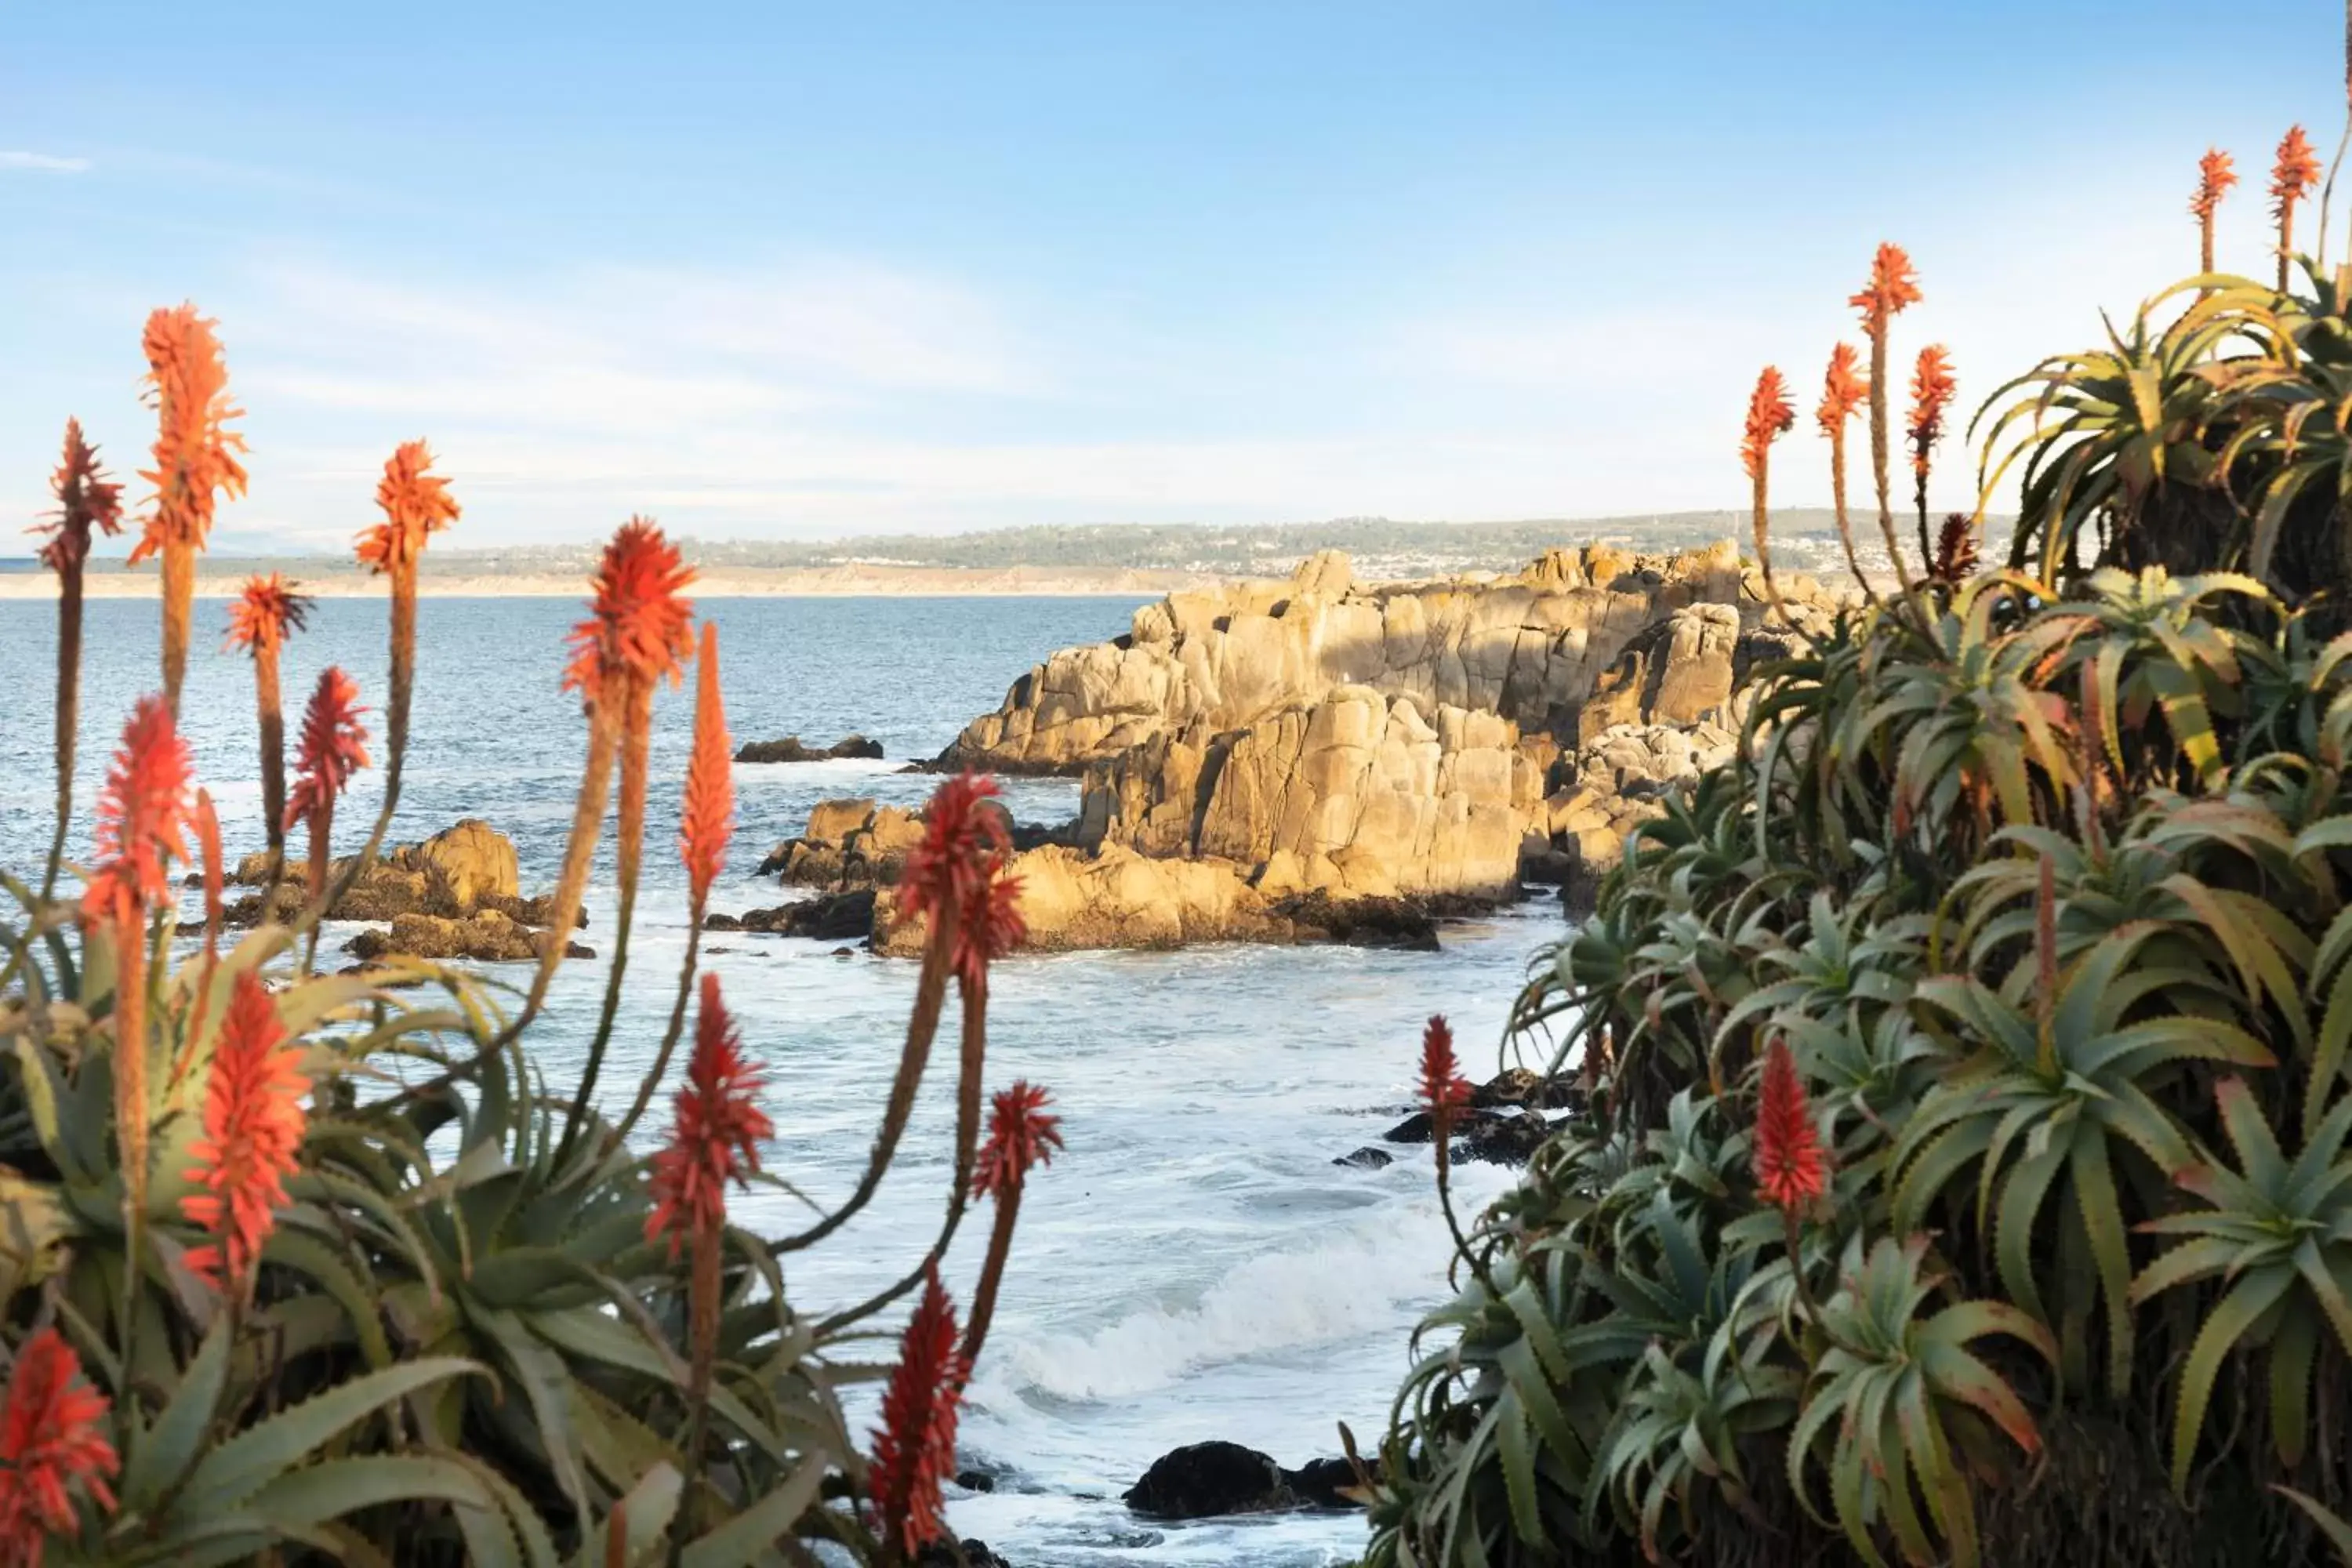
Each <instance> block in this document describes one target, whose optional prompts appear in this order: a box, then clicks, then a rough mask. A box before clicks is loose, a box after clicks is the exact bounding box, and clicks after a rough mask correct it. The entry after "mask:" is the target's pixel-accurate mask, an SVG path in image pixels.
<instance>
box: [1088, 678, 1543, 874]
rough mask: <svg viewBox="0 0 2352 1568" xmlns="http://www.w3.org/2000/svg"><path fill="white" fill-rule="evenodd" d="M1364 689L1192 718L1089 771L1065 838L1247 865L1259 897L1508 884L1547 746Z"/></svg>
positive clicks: (1480, 716) (1478, 718)
mask: <svg viewBox="0 0 2352 1568" xmlns="http://www.w3.org/2000/svg"><path fill="white" fill-rule="evenodd" d="M1433 719H1434V722H1432V721H1430V720H1426V719H1424V718H1423V715H1422V713H1421V710H1420V709H1419V708H1418V707H1416V706H1415V704H1414V703H1413V701H1412V699H1410V698H1404V697H1396V698H1385V697H1383V696H1381V693H1379V692H1378V691H1376V690H1374V689H1371V688H1370V687H1364V686H1343V687H1339V688H1337V689H1334V690H1333V691H1331V692H1330V693H1329V694H1328V696H1326V697H1325V698H1324V699H1323V700H1321V701H1319V702H1318V703H1316V704H1315V705H1314V706H1313V707H1311V708H1307V709H1299V710H1287V711H1285V712H1282V713H1279V714H1276V715H1275V716H1273V717H1271V718H1268V719H1266V720H1265V721H1261V722H1259V723H1257V724H1255V725H1252V726H1250V727H1249V728H1246V729H1242V730H1232V731H1223V732H1216V733H1212V732H1208V731H1205V730H1204V729H1203V727H1202V722H1201V721H1196V722H1195V723H1194V724H1192V725H1189V726H1186V727H1185V728H1183V729H1181V730H1179V731H1163V732H1162V733H1160V735H1157V736H1155V737H1154V738H1153V739H1151V740H1150V741H1148V742H1144V743H1143V744H1141V745H1139V746H1137V747H1135V748H1134V749H1132V750H1131V751H1129V752H1126V753H1124V754H1122V755H1121V756H1119V757H1117V758H1115V759H1112V760H1111V761H1109V762H1107V763H1096V764H1094V765H1092V766H1090V767H1089V768H1088V769H1087V773H1086V784H1085V788H1084V794H1083V795H1082V797H1081V801H1080V805H1079V813H1078V824H1077V828H1076V839H1077V841H1078V842H1079V843H1080V844H1085V845H1097V844H1119V845H1124V846H1126V847H1129V848H1133V849H1137V850H1140V851H1141V852H1143V853H1145V854H1148V855H1157V856H1177V857H1201V856H1211V857H1215V858H1223V859H1228V860H1233V861H1236V862H1238V863H1241V864H1243V865H1245V866H1249V867H1251V868H1253V875H1254V876H1255V877H1256V878H1257V879H1259V880H1260V882H1261V883H1262V884H1263V885H1264V886H1265V889H1266V890H1267V891H1269V892H1272V893H1275V894H1276V895H1280V894H1283V893H1288V892H1305V891H1310V890H1316V889H1321V890H1325V891H1329V892H1334V893H1339V894H1342V895H1346V896H1351V897H1357V898H1364V897H1388V896H1393V895H1395V894H1397V893H1403V892H1424V891H1478V892H1483V893H1487V894H1491V895H1500V894H1503V893H1506V892H1507V891H1509V890H1510V889H1511V888H1512V886H1513V884H1514V883H1515V881H1516V880H1517V868H1518V852H1519V840H1520V837H1521V826H1522V823H1523V821H1524V818H1525V815H1526V814H1527V813H1528V812H1529V811H1531V810H1533V809H1534V808H1535V807H1536V806H1537V805H1538V804H1539V803H1540V802H1541V800H1542V798H1543V785H1544V780H1545V776H1546V773H1547V770H1548V768H1549V763H1550V762H1551V760H1552V758H1553V757H1554V756H1555V755H1556V754H1557V752H1558V747H1557V746H1555V745H1554V744H1552V743H1551V742H1550V741H1549V738H1543V739H1539V740H1537V741H1534V742H1522V741H1521V740H1520V739H1519V737H1518V735H1517V732H1516V731H1514V730H1513V729H1512V727H1511V726H1510V725H1509V724H1508V723H1507V722H1506V721H1503V720H1501V719H1499V718H1497V717H1496V716H1495V715H1494V714H1491V713H1483V712H1478V711H1476V710H1470V709H1465V708H1452V707H1448V708H1441V709H1438V710H1436V712H1435V713H1434V715H1433Z"/></svg>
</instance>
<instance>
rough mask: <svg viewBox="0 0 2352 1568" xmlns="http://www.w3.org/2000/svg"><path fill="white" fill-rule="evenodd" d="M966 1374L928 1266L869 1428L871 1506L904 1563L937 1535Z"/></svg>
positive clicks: (949, 1306) (946, 1303)
mask: <svg viewBox="0 0 2352 1568" xmlns="http://www.w3.org/2000/svg"><path fill="white" fill-rule="evenodd" d="M969 1376H971V1368H970V1367H969V1366H967V1365H965V1364H964V1362H963V1358H962V1357H961V1356H959V1355H958V1354H957V1353H956V1320H955V1306H954V1303H952V1302H950V1300H948V1293H947V1291H946V1289H944V1288H942V1287H941V1286H940V1270H939V1265H938V1264H937V1263H933V1264H932V1265H931V1267H930V1270H929V1278H928V1279H927V1280H926V1281H925V1283H924V1286H923V1300H922V1303H921V1304H920V1305H919V1306H918V1307H917V1308H916V1309H915V1315H914V1316H913V1317H912V1318H910V1319H909V1320H908V1322H907V1331H906V1334H905V1336H904V1337H903V1338H902V1339H901V1340H900V1341H899V1342H898V1368H897V1370H896V1371H894V1372H892V1373H891V1374H890V1386H889V1388H888V1389H887V1391H886V1392H885V1393H884V1394H883V1395H882V1425H881V1426H879V1427H877V1428H876V1430H875V1432H874V1467H873V1486H874V1505H875V1510H876V1512H877V1513H878V1514H879V1515H880V1516H881V1525H882V1530H883V1533H884V1536H885V1539H886V1540H891V1541H895V1542H897V1543H898V1547H899V1549H900V1550H901V1551H902V1552H904V1553H905V1555H906V1556H907V1558H908V1560H910V1561H911V1560H912V1559H913V1558H914V1557H915V1555H916V1554H917V1553H918V1552H920V1551H921V1550H922V1549H923V1548H924V1547H925V1546H927V1545H929V1544H930V1542H934V1541H936V1540H938V1539H939V1537H940V1487H941V1483H942V1482H943V1481H945V1479H947V1478H948V1477H950V1476H951V1475H953V1474H954V1473H955V1433H956V1412H957V1407H958V1405H960V1404H961V1401H962V1398H963V1384H964V1380H965V1379H966V1378H968V1377H969Z"/></svg>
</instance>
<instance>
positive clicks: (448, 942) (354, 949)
mask: <svg viewBox="0 0 2352 1568" xmlns="http://www.w3.org/2000/svg"><path fill="white" fill-rule="evenodd" d="M552 935H553V933H552V932H550V931H534V930H532V929H531V928H530V927H529V926H527V925H524V924H522V923H521V922H520V921H516V920H514V919H512V918H511V917H509V916H508V915H505V914H502V913H500V912H499V910H480V911H478V913H475V914H473V915H470V916H467V917H465V918H463V919H451V918H449V917H447V916H443V915H421V914H402V915H395V916H394V917H393V921H392V929H391V930H390V931H362V932H360V933H359V935H357V936H355V937H353V938H352V940H351V941H349V942H345V943H344V944H343V951H344V952H348V953H351V954H352V955H354V956H355V957H358V958H362V959H366V960H369V961H372V962H373V961H375V960H381V959H387V958H395V957H398V958H425V959H435V960H446V959H470V960H472V961H474V962H475V963H520V962H521V961H523V960H526V959H536V958H537V957H539V953H540V943H541V942H544V941H547V940H549V939H550V938H551V936H552ZM564 956H565V957H567V958H593V957H595V956H596V954H595V950H593V948H587V947H583V946H582V945H581V944H580V943H578V942H566V943H565V944H564Z"/></svg>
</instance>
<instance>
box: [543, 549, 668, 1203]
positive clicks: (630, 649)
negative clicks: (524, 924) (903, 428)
mask: <svg viewBox="0 0 2352 1568" xmlns="http://www.w3.org/2000/svg"><path fill="white" fill-rule="evenodd" d="M693 581H694V569H693V568H692V567H690V566H688V565H687V564H686V563H685V561H684V560H683V558H682V557H681V556H680V555H679V553H678V551H677V546H676V545H674V544H672V543H671V542H669V540H668V539H667V537H665V536H664V534H663V533H662V531H661V530H660V529H659V528H658V527H656V525H655V524H654V522H653V521H651V520H650V519H648V518H643V517H633V518H631V519H630V520H629V521H627V522H626V523H625V524H623V525H622V526H621V528H620V530H619V531H617V532H615V533H614V535H613V539H612V542H611V543H610V544H608V545H606V546H605V549H604V560H603V562H602V563H600V565H599V566H598V568H597V573H596V579H595V587H596V594H595V598H594V600H593V605H592V608H593V615H592V616H590V618H589V619H587V620H585V621H583V622H581V623H580V624H579V625H578V626H576V627H574V628H573V630H572V663H571V664H570V666H569V667H568V668H566V669H565V671H564V677H563V684H564V688H565V689H567V690H572V689H576V690H578V691H579V692H580V694H581V698H582V700H583V701H584V702H585V703H586V704H587V705H588V708H589V711H590V715H591V717H590V723H589V729H590V737H589V748H588V766H589V771H590V773H592V774H593V775H595V780H594V784H593V793H594V797H595V814H594V816H593V818H591V819H589V820H588V821H587V822H586V824H585V826H586V832H585V833H584V834H583V832H582V831H581V829H582V826H583V823H582V821H581V820H579V819H576V818H575V820H574V822H573V825H572V828H573V844H572V850H571V851H570V852H569V853H567V855H566V856H565V858H564V867H563V871H564V875H563V880H562V883H561V884H560V885H559V887H558V889H557V902H556V910H555V913H556V925H555V927H554V929H553V930H551V931H549V932H548V937H547V947H546V950H545V951H544V952H542V953H541V955H540V971H539V979H538V981H537V982H536V983H535V984H533V986H532V988H531V1004H530V1005H531V1006H534V1007H535V1006H536V1005H537V1003H538V1001H539V999H540V998H541V996H542V995H543V994H544V993H545V988H546V984H547V982H548V980H549V979H551V977H552V975H553V973H554V966H555V964H556V963H557V962H559V961H560V959H561V958H562V952H563V949H564V946H565V944H566V943H567V942H569V941H570V938H571V934H572V921H574V920H575V919H577V918H578V915H579V910H580V895H581V892H582V890H583V889H584V887H585V886H586V881H587V873H588V864H589V852H593V849H594V847H595V838H596V833H597V831H598V829H599V828H600V827H601V826H602V825H603V823H602V819H603V816H604V798H603V797H604V784H603V778H604V775H605V774H607V773H609V772H610V771H611V769H612V766H613V762H614V757H615V756H616V755H617V758H618V760H619V763H620V768H621V820H620V826H619V843H618V847H619V855H618V858H617V861H618V863H617V867H616V869H617V871H618V875H619V881H620V910H619V913H618V915H617V916H616V918H615V920H614V936H613V961H612V963H611V965H610V966H609V968H608V969H607V970H606V972H605V980H604V1010H603V1012H602V1013H601V1014H600V1015H599V1016H598V1017H597V1020H596V1034H595V1037H594V1038H593V1039H592V1040H591V1041H590V1042H589V1045H588V1060H587V1064H586V1065H585V1066H584V1067H583V1068H582V1069H581V1075H580V1088H579V1089H578V1090H577V1091H576V1092H575V1094H574V1095H573V1097H572V1113H571V1116H570V1118H569V1119H568V1120H567V1121H566V1122H565V1124H564V1129H563V1134H562V1138H561V1139H560V1140H559V1141H558V1142H557V1144H556V1152H555V1159H556V1163H558V1164H561V1163H562V1162H563V1159H564V1156H565V1155H567V1154H568V1153H570V1152H571V1150H572V1143H573V1142H574V1141H575V1140H576V1139H577V1138H578V1137H579V1134H580V1131H581V1129H582V1128H583V1126H585V1125H586V1123H587V1121H588V1116H589V1108H590V1106H591V1105H593V1103H594V1096H595V1091H596V1080H597V1079H598V1077H599V1076H600V1075H601V1073H602V1071H603V1068H604V1052H605V1048H606V1047H608V1046H609V1045H610V1044H611V1043H612V1037H613V1020H614V1018H615V1017H616V1016H618V1015H619V1012H620V1005H621V982H622V978H623V976H625V974H626V973H628V966H629V933H630V930H631V928H632V926H633V924H634V922H635V917H636V905H637V877H638V871H639V868H640V867H641V865H642V863H643V861H644V858H645V841H646V791H647V770H648V767H649V759H650V754H651V752H652V746H653V713H654V688H655V687H656V686H657V685H659V684H660V683H661V682H662V681H664V680H667V681H668V682H669V683H670V684H671V685H672V686H676V685H677V684H678V682H679V679H680V677H681V676H682V675H683V674H684V672H685V664H684V661H685V660H686V659H688V658H692V657H693V654H694V634H693V629H692V623H693V616H694V607H693V605H692V602H691V601H689V600H688V599H687V598H686V597H685V595H684V594H683V590H684V589H685V588H686V586H687V585H688V584H690V583H692V582H693ZM599 731H605V732H604V733H603V734H602V735H600V734H599ZM600 741H601V742H602V745H601V746H600V744H599V742H600ZM590 794H591V785H590V784H583V787H582V792H581V797H582V805H583V813H584V811H585V808H586V806H587V805H588V802H589V798H590ZM583 839H584V842H585V844H586V851H584V852H583V850H582V848H581V844H582V842H583Z"/></svg>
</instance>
